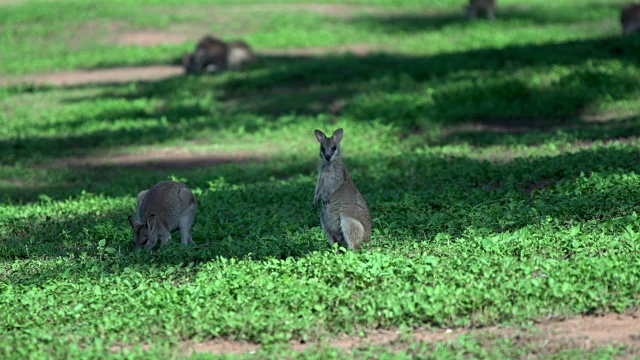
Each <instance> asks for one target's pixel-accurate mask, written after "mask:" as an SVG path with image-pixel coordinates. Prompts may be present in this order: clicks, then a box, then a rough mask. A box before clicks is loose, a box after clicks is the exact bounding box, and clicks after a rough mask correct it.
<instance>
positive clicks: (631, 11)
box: [620, 4, 640, 35]
mask: <svg viewBox="0 0 640 360" xmlns="http://www.w3.org/2000/svg"><path fill="white" fill-rule="evenodd" d="M620 22H621V23H622V32H623V33H624V34H625V35H629V34H632V33H634V32H636V31H638V30H640V4H626V5H625V6H624V7H623V8H622V13H621V14H620Z"/></svg>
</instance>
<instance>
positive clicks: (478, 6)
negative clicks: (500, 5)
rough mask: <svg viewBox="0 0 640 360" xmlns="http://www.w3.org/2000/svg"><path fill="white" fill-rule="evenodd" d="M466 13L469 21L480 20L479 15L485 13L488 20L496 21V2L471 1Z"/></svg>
mask: <svg viewBox="0 0 640 360" xmlns="http://www.w3.org/2000/svg"><path fill="white" fill-rule="evenodd" d="M466 11H467V17H468V18H469V19H476V18H478V13H479V12H480V11H483V12H484V13H485V14H486V16H487V19H489V20H491V21H493V20H495V19H496V0H469V5H467V7H466Z"/></svg>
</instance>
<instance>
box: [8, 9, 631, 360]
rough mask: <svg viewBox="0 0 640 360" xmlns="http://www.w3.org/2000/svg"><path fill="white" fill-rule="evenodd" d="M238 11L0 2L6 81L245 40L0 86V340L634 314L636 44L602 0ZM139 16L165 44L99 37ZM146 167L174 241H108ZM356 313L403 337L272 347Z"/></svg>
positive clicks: (606, 351)
mask: <svg viewBox="0 0 640 360" xmlns="http://www.w3.org/2000/svg"><path fill="white" fill-rule="evenodd" d="M251 3H252V2H251V1H226V2H225V1H190V2H188V3H187V4H185V3H184V2H182V1H179V2H178V1H160V0H156V1H151V0H145V1H136V2H129V1H113V2H97V1H96V2H93V1H80V2H75V1H64V2H55V3H54V2H49V1H16V2H9V4H4V5H0V47H1V48H2V49H3V51H2V52H0V74H3V75H7V76H14V77H15V76H21V75H25V74H34V73H45V72H50V71H62V70H78V69H95V68H104V67H114V66H128V65H150V64H174V63H177V61H179V59H180V57H181V55H182V54H183V53H184V52H185V51H187V50H189V49H191V48H192V47H193V44H194V41H195V39H196V38H197V37H198V36H200V35H201V34H203V33H205V32H210V33H215V34H219V35H220V36H222V37H224V38H227V39H234V38H244V39H245V40H247V41H248V42H249V43H250V44H251V45H253V46H254V47H255V48H256V49H257V51H258V52H259V53H261V54H263V55H261V56H260V59H259V63H258V64H257V65H256V66H255V67H253V68H252V69H250V70H248V71H244V72H236V73H225V74H221V75H216V76H200V77H185V76H178V77H172V78H168V79H165V80H161V81H155V82H140V83H126V84H116V83H112V84H101V85H73V86H66V87H54V86H49V85H33V84H22V85H10V86H9V85H5V86H2V87H0V154H1V155H0V201H1V203H0V239H1V240H0V314H1V315H2V316H0V357H1V358H4V359H13V358H15V359H18V358H20V359H22V358H38V359H39V358H47V357H48V358H65V359H72V358H114V359H115V358H127V359H129V358H149V357H155V358H175V357H180V356H186V353H185V352H184V350H183V348H184V346H185V344H188V343H198V342H203V341H208V340H211V339H226V340H231V341H246V342H251V343H259V344H263V345H264V346H263V348H262V349H260V350H259V352H258V353H257V354H240V355H228V356H227V355H222V354H210V353H207V354H195V355H193V357H194V358H202V359H211V358H214V359H217V358H236V357H237V358H255V357H262V358H302V359H331V358H335V359H344V358H358V359H360V358H376V359H392V358H393V359H396V358H397V359H404V358H414V357H420V358H434V359H435V358H437V359H444V358H452V359H453V358H469V357H473V358H499V357H501V358H522V357H525V356H527V354H537V356H541V357H555V358H567V359H569V358H612V357H616V356H619V355H630V354H631V355H632V354H635V355H636V356H638V355H639V354H640V351H638V349H637V348H633V347H629V346H614V345H606V344H601V345H599V346H592V347H591V348H589V349H584V348H583V347H580V346H578V345H575V344H573V345H571V344H569V345H562V346H555V347H554V346H548V344H545V343H544V342H540V341H537V340H535V339H533V338H532V340H531V341H530V342H527V341H524V342H523V341H522V339H519V340H518V339H516V338H515V337H506V338H496V337H492V336H491V335H490V334H489V335H486V334H485V335H478V336H476V335H469V336H465V337H462V338H460V339H458V340H457V341H454V342H451V343H436V342H425V341H416V340H415V339H413V338H412V336H411V334H412V332H413V331H416V330H417V329H424V328H427V329H434V331H443V330H444V329H447V328H478V327H484V326H493V325H512V326H516V327H517V326H531V325H532V324H535V323H537V322H544V321H549V320H553V319H558V318H563V317H572V316H580V315H598V314H607V313H612V312H615V313H625V312H632V311H634V310H636V309H637V308H638V306H639V305H640V219H638V212H640V211H639V210H640V205H639V202H638V199H640V174H639V170H640V165H639V163H638V161H639V159H640V157H639V155H640V153H639V149H640V140H639V136H640V87H639V86H638V85H639V81H640V66H639V65H640V62H639V59H638V54H639V53H640V37H637V36H635V37H634V36H631V37H622V36H620V32H621V29H620V26H619V23H618V16H619V7H620V5H621V4H622V3H623V1H614V0H608V1H606V0H599V1H597V0H585V1H581V2H580V4H579V5H576V4H575V2H574V1H572V0H556V1H554V2H553V3H552V4H550V3H549V1H548V0H531V1H526V2H523V4H520V3H519V2H517V1H507V0H504V1H500V2H499V4H500V8H499V10H498V12H497V17H498V19H497V21H496V22H494V23H490V22H487V21H482V20H478V21H475V22H469V21H466V19H465V18H464V17H462V14H463V12H462V6H463V3H464V1H456V0H438V1H431V2H425V1H418V0H406V1H392V0H377V1H371V0H366V1H365V0H360V1H349V2H348V4H347V2H346V1H317V0H316V1H314V2H313V3H311V2H307V3H305V2H303V1H295V2H294V1H284V0H281V1H271V2H269V4H268V5H267V4H261V5H252V4H251ZM142 31H144V32H158V33H161V34H186V35H189V36H191V38H190V39H189V40H187V41H183V42H178V43H174V44H157V45H150V46H136V45H126V44H122V43H121V42H120V40H119V39H120V37H119V36H120V35H122V34H125V33H131V32H142ZM345 45H349V46H359V47H363V48H366V49H369V55H368V56H355V55H350V54H342V53H340V52H339V51H338V50H337V49H339V47H340V46H345ZM310 49H314V50H317V49H324V50H323V51H322V53H320V54H316V53H314V54H313V55H312V54H311V51H309V50H310ZM284 50H296V51H298V53H296V54H297V55H289V56H285V55H278V51H284ZM305 50H307V51H309V53H308V54H307V53H305ZM267 54H268V55H267ZM338 127H343V128H344V129H345V135H344V140H343V141H342V150H343V154H344V158H345V163H346V164H347V166H348V167H349V170H350V172H351V173H352V176H353V178H354V181H355V183H356V184H357V186H358V187H359V188H360V190H361V192H362V193H363V194H364V196H365V197H366V198H367V200H368V202H369V204H370V208H371V211H372V215H373V219H374V226H373V227H374V230H373V239H372V243H371V244H370V245H367V246H365V248H364V249H363V250H362V251H360V252H351V253H347V254H336V253H335V251H334V250H333V249H330V247H329V245H328V243H327V240H326V237H325V236H324V234H323V233H322V230H321V228H320V223H319V216H318V215H319V210H318V209H317V208H312V207H311V200H312V198H313V191H314V186H315V181H316V179H317V171H318V166H319V161H320V159H318V143H317V141H316V139H315V137H314V135H313V130H314V129H316V128H319V129H321V130H323V131H325V132H332V131H333V130H335V129H336V128H338ZM176 153H179V154H181V156H182V155H184V156H183V157H180V158H169V157H168V158H167V159H165V161H164V162H163V163H162V164H163V165H162V166H148V165H145V164H144V163H142V162H138V163H133V164H129V166H121V165H120V164H119V163H118V161H111V162H110V161H108V160H109V159H119V158H123V159H124V158H127V157H131V156H133V154H176ZM185 154H186V155H185ZM189 156H204V157H205V158H207V159H209V160H208V161H203V160H202V159H201V160H200V162H199V163H197V164H196V166H188V165H189V163H188V158H189ZM83 162H86V163H88V164H89V165H87V166H83V165H82V163H83ZM192 165H193V164H192ZM170 178H171V179H178V180H181V181H184V182H186V183H187V184H188V185H189V186H190V187H191V188H192V189H193V190H194V193H195V194H196V196H197V198H198V202H199V206H200V208H199V212H198V215H197V220H196V224H195V226H194V231H193V238H194V240H195V242H196V243H197V244H198V245H197V246H195V247H186V246H182V245H180V244H179V242H178V241H176V240H175V239H177V237H176V236H175V235H174V241H173V242H172V244H171V245H170V246H168V247H166V248H162V249H161V250H159V251H157V252H153V253H152V252H148V251H142V250H135V249H134V246H133V233H132V230H131V228H130V226H129V224H128V222H127V216H128V215H130V214H133V213H134V211H135V196H136V194H137V192H138V191H140V190H142V189H145V188H148V187H150V186H151V185H153V184H154V183H155V182H157V181H160V180H164V179H170ZM381 329H383V330H384V329H392V330H398V331H401V332H402V333H403V334H404V335H403V339H404V340H403V341H401V342H399V343H397V344H394V346H376V345H370V346H365V347H363V348H360V349H357V350H354V351H351V352H347V351H346V350H344V349H340V348H336V347H332V346H319V347H314V348H311V349H308V350H305V351H302V352H296V351H294V350H292V349H291V347H290V346H289V343H290V341H292V340H293V341H296V342H297V341H305V342H322V341H323V339H331V338H335V337H336V336H338V335H340V334H343V333H346V334H350V335H363V334H367V333H371V332H375V331H378V330H381ZM638 336H640V330H639V331H638V334H637V335H636V337H638ZM116 348H117V349H119V350H116Z"/></svg>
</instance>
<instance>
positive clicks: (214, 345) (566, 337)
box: [112, 310, 640, 355]
mask: <svg viewBox="0 0 640 360" xmlns="http://www.w3.org/2000/svg"><path fill="white" fill-rule="evenodd" d="M462 335H472V336H474V337H476V338H477V339H480V341H481V342H482V344H483V345H484V346H485V347H487V348H490V347H491V346H492V342H493V341H495V340H498V339H510V340H511V341H513V343H514V344H515V345H516V346H519V345H522V346H529V345H531V344H535V345H536V347H534V348H535V349H537V350H538V351H541V352H542V354H540V353H537V355H545V354H553V353H555V352H558V351H560V350H563V349H583V350H587V351H588V350H592V349H594V348H597V347H600V346H606V345H625V346H626V350H627V353H628V354H629V353H630V354H634V355H640V310H639V311H637V312H636V313H635V314H632V315H618V314H608V315H604V316H588V317H579V318H573V319H568V320H564V321H549V322H545V323H542V324H538V325H536V326H535V327H533V328H529V329H526V330H525V329H522V328H507V327H504V328H502V327H489V328H484V329H476V330H466V329H458V330H451V329H447V330H442V331H433V330H426V329H417V330H415V331H413V333H412V334H409V335H403V334H402V333H401V331H399V330H377V331H373V332H369V333H368V334H367V335H366V336H365V337H360V336H346V335H343V336H339V337H334V338H330V339H326V340H323V341H312V342H307V343H301V342H300V341H292V342H290V345H291V348H292V349H293V350H294V351H297V352H302V351H305V350H308V349H312V348H314V347H318V346H328V347H333V348H339V349H343V350H346V351H353V350H356V349H360V348H366V347H369V346H384V347H385V348H387V349H392V350H395V351H402V350H405V349H406V348H407V346H408V344H409V343H411V342H415V341H419V342H428V343H436V342H453V341H455V340H456V339H458V338H459V337H460V336H462ZM182 347H183V352H184V354H185V355H190V354H192V353H194V352H195V353H212V354H251V353H255V352H256V351H258V350H260V347H261V346H260V345H259V344H255V343H249V342H244V341H226V340H211V341H206V342H201V343H189V342H186V343H184V344H183V345H182ZM123 348H124V347H114V348H113V349H112V350H113V351H119V350H122V349H123ZM143 348H149V346H148V345H143Z"/></svg>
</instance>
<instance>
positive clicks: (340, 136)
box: [331, 128, 344, 142]
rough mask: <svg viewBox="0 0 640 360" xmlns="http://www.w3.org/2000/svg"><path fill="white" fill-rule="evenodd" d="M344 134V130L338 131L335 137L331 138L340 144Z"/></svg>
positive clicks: (335, 132) (334, 133)
mask: <svg viewBox="0 0 640 360" xmlns="http://www.w3.org/2000/svg"><path fill="white" fill-rule="evenodd" d="M343 133H344V130H342V128H340V129H338V130H336V131H334V132H333V135H331V137H332V138H333V139H334V140H335V141H337V142H340V140H342V134H343Z"/></svg>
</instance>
